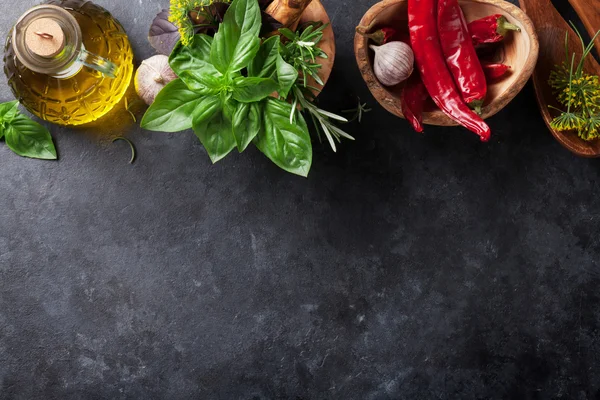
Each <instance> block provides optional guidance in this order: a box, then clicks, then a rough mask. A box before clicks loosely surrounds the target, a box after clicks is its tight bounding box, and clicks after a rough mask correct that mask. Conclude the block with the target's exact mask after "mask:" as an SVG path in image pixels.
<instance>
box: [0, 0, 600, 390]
mask: <svg viewBox="0 0 600 400" xmlns="http://www.w3.org/2000/svg"><path fill="white" fill-rule="evenodd" d="M97 2H98V4H100V5H102V6H104V7H106V8H108V9H109V10H111V11H112V12H113V13H114V15H115V16H117V18H118V19H120V20H121V22H122V23H123V24H124V25H125V27H126V29H127V30H128V32H129V33H130V35H131V37H132V40H133V45H134V47H135V52H136V56H137V59H138V62H139V60H142V59H144V58H146V57H148V56H150V55H151V54H152V53H153V52H152V49H151V48H150V46H149V45H148V43H147V41H146V39H145V37H146V34H147V30H148V26H149V23H150V21H151V20H152V17H153V16H154V15H155V14H156V13H157V12H158V11H159V10H160V8H161V7H163V6H166V3H167V0H160V1H159V0H152V1H150V0H135V1H130V0H127V1H126V0H97ZM374 2H375V1H374V0H325V1H324V3H325V5H326V7H327V9H328V10H329V12H330V14H331V17H332V20H333V24H334V26H335V29H336V34H337V40H338V58H337V63H336V67H335V70H334V73H333V77H332V80H331V82H330V85H329V86H328V87H327V90H326V91H325V93H324V95H323V103H322V104H323V105H324V106H325V107H328V108H330V109H332V110H340V109H342V108H346V107H352V106H353V105H354V98H355V96H357V95H358V96H360V97H361V98H362V99H363V100H365V101H367V102H368V103H369V105H370V106H372V107H373V108H374V111H373V112H372V113H370V114H368V115H367V116H366V117H365V119H364V121H363V124H362V125H361V126H359V125H356V124H355V125H351V126H350V127H349V128H348V129H349V130H350V131H351V132H352V133H353V134H355V135H356V137H357V139H358V140H357V141H356V142H354V143H348V142H346V143H344V144H343V145H342V146H340V151H339V153H338V154H335V155H334V154H332V153H331V152H330V151H329V150H328V149H327V147H326V146H319V145H317V146H316V151H315V153H316V154H315V164H314V166H313V170H312V172H311V175H310V178H309V179H302V178H297V177H294V176H291V175H288V174H286V173H283V172H282V171H280V170H278V169H277V167H275V166H274V165H272V164H271V163H270V162H269V161H267V160H266V159H265V158H264V157H263V156H262V155H261V154H259V153H258V152H257V151H255V150H250V151H248V152H247V153H245V154H243V155H233V156H231V157H229V158H227V159H226V160H224V161H223V162H221V163H219V164H217V165H216V166H211V165H210V162H209V159H208V157H207V156H206V153H205V151H204V150H203V149H202V147H201V146H200V145H199V143H198V140H197V139H196V138H195V136H194V135H193V134H192V133H190V132H186V133H179V134H161V133H152V132H143V131H141V130H139V129H133V128H132V129H131V130H130V132H129V134H128V137H129V138H130V139H131V140H133V141H134V142H135V144H136V145H137V148H138V154H139V159H138V161H137V162H136V163H135V164H134V165H133V166H130V165H129V164H127V161H128V157H129V154H128V151H129V150H128V148H127V146H126V144H124V143H122V142H121V143H115V144H112V145H111V144H107V143H105V141H102V140H100V139H99V138H98V135H97V134H93V133H94V132H96V131H97V130H95V129H87V130H86V129H84V130H82V129H79V130H71V129H61V128H58V127H52V128H51V130H52V132H53V135H54V137H55V138H56V142H57V146H58V149H59V151H60V158H61V159H60V161H59V162H42V161H32V160H26V159H21V158H19V157H17V156H15V155H13V154H12V153H11V152H10V151H9V150H8V149H7V148H6V146H5V145H4V144H0V398H1V399H227V400H229V399H240V400H258V399H294V400H301V399H302V400H309V399H311V400H312V399H344V400H350V399H361V400H362V399H372V400H384V399H456V398H464V399H501V398H513V399H549V398H564V399H595V398H598V396H600V374H599V367H600V359H599V354H600V332H599V323H600V311H599V310H600V309H599V306H600V292H599V290H598V286H599V284H600V272H599V265H598V259H599V255H600V234H599V231H600V225H599V222H600V215H599V212H600V201H599V199H598V193H599V190H600V187H599V183H598V182H599V178H600V164H599V161H597V160H584V159H578V158H575V157H574V156H572V155H571V154H570V153H568V152H567V151H566V150H564V149H562V148H561V147H560V146H559V145H558V144H557V143H556V142H555V141H554V140H553V139H552V137H551V136H550V134H549V133H548V131H547V130H546V128H545V126H544V124H543V122H542V119H541V117H540V116H539V112H538V109H537V105H536V103H535V100H534V95H533V90H532V87H531V86H527V88H526V89H525V90H524V92H523V93H522V94H521V95H519V96H518V97H517V98H516V99H515V101H514V102H513V103H511V104H510V106H508V107H507V108H506V109H505V110H504V111H503V112H502V113H500V114H499V115H497V116H496V117H494V118H492V119H491V120H490V121H489V122H490V124H491V126H492V128H493V131H494V136H493V139H492V140H491V142H490V143H489V144H482V143H479V142H478V140H477V138H476V137H475V135H472V134H469V133H467V132H466V131H464V130H461V129H456V128H447V129H442V128H440V129H437V128H428V129H427V133H426V134H425V135H417V134H415V133H413V132H411V131H410V129H409V127H408V125H407V124H406V122H405V121H402V120H399V119H396V118H394V117H393V116H391V115H388V114H387V113H385V112H384V111H383V110H382V109H381V108H380V107H378V105H377V104H376V103H375V101H374V100H373V99H372V98H371V96H370V95H369V94H368V93H367V90H366V87H365V86H364V85H363V82H362V80H361V78H360V75H359V72H358V70H357V68H356V66H355V62H354V55H353V51H352V38H353V29H354V26H355V25H356V24H357V22H358V21H359V19H360V17H361V15H362V14H363V13H364V12H365V11H366V10H367V8H368V7H370V6H371V5H372V4H374ZM563 3H564V4H566V0H565V1H563ZM3 4H4V5H5V6H6V5H7V4H8V1H6V0H4V2H3ZM11 4H12V5H11V6H10V7H4V8H3V11H2V14H1V15H0V20H1V24H0V26H1V28H0V34H1V35H2V36H4V35H6V33H7V32H8V29H9V27H10V25H11V23H12V22H13V21H14V20H16V19H17V17H18V16H19V15H20V14H21V13H22V12H24V11H25V10H26V9H27V8H28V7H30V6H33V5H34V4H36V1H35V0H21V1H18V2H13V3H11ZM0 95H1V96H0V98H1V99H2V100H10V99H12V95H11V94H10V92H9V90H8V88H7V86H6V85H5V84H0ZM105 124H109V122H105ZM111 127H112V125H111Z"/></svg>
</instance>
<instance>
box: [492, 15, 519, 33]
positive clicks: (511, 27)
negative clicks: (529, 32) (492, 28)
mask: <svg viewBox="0 0 600 400" xmlns="http://www.w3.org/2000/svg"><path fill="white" fill-rule="evenodd" d="M508 31H517V32H521V28H519V27H518V26H517V25H515V24H511V23H510V22H508V20H507V19H506V18H505V17H500V18H498V28H497V29H496V32H497V33H498V34H499V35H502V36H506V33H507V32H508Z"/></svg>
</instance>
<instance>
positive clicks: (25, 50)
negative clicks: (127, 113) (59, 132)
mask: <svg viewBox="0 0 600 400" xmlns="http://www.w3.org/2000/svg"><path fill="white" fill-rule="evenodd" d="M4 62H5V66H4V70H5V73H6V76H7V77H8V83H9V85H10V87H11V89H12V91H13V93H14V95H15V97H16V98H17V99H18V100H19V101H20V102H21V103H22V104H23V105H24V106H25V107H26V108H27V109H28V110H29V111H30V112H31V113H32V114H34V115H37V116H38V117H40V118H41V119H44V120H46V121H49V122H52V123H56V124H60V125H82V124H86V123H89V122H92V121H95V120H97V119H98V118H100V117H102V116H103V115H105V114H106V113H108V112H109V111H110V110H111V109H112V108H114V107H115V106H116V105H117V104H118V103H119V102H120V101H121V99H122V98H123V95H124V94H125V92H126V90H127V88H128V86H129V84H130V82H131V78H132V74H133V52H132V49H131V44H130V43H129V39H128V37H127V34H126V33H125V30H124V29H123V27H122V26H121V24H120V23H119V22H118V21H117V20H116V19H115V18H113V17H112V16H111V15H110V13H109V12H108V11H106V10H105V9H103V8H102V7H99V6H97V5H95V4H94V3H92V2H91V1H85V0H50V1H47V2H46V3H45V4H42V5H40V6H37V7H34V8H32V9H30V10H29V11H27V12H26V13H25V14H24V15H23V16H22V17H21V18H20V19H19V20H18V22H17V23H16V25H15V26H14V27H13V29H12V31H11V33H10V34H9V36H8V39H7V42H6V49H5V56H4Z"/></svg>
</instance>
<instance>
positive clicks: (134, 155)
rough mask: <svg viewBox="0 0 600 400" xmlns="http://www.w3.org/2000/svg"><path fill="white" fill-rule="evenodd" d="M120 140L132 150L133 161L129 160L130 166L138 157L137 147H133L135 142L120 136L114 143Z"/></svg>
mask: <svg viewBox="0 0 600 400" xmlns="http://www.w3.org/2000/svg"><path fill="white" fill-rule="evenodd" d="M119 140H123V141H125V142H127V143H128V144H129V147H130V148H131V159H130V160H129V164H133V162H134V161H135V157H136V151H135V146H134V145H133V142H132V141H131V140H129V139H127V138H124V137H122V136H119V137H118V138H115V139H113V141H112V142H113V143H114V142H116V141H119Z"/></svg>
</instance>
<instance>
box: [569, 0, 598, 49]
mask: <svg viewBox="0 0 600 400" xmlns="http://www.w3.org/2000/svg"><path fill="white" fill-rule="evenodd" d="M569 3H571V6H572V7H573V9H575V12H576V13H577V15H578V16H579V18H581V22H583V26H585V30H586V31H587V32H588V34H589V35H590V37H594V35H595V34H596V32H598V29H600V0H569ZM595 43H596V49H598V51H600V37H598V38H596V40H595Z"/></svg>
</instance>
